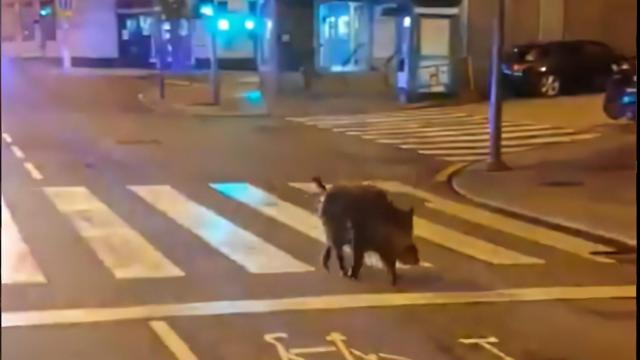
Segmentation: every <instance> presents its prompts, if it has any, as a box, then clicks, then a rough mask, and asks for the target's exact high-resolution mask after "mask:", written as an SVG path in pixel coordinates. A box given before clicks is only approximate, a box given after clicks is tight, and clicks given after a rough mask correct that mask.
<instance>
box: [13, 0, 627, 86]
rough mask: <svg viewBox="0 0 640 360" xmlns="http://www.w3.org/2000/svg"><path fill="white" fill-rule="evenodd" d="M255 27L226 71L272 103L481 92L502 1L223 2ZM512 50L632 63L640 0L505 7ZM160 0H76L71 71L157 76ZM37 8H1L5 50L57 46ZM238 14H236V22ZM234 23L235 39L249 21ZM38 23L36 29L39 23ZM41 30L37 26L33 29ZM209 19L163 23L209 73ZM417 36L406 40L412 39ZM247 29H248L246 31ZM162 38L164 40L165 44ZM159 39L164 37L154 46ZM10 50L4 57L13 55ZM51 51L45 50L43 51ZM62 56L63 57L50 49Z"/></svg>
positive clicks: (224, 56)
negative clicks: (296, 96) (610, 54)
mask: <svg viewBox="0 0 640 360" xmlns="http://www.w3.org/2000/svg"><path fill="white" fill-rule="evenodd" d="M217 2H218V7H220V8H223V9H226V11H227V12H228V13H229V14H231V15H233V14H244V15H246V16H249V17H252V16H253V17H254V20H255V29H252V31H226V32H224V31H222V32H218V34H219V35H218V39H217V50H218V51H217V53H218V56H219V58H220V65H221V67H222V68H227V69H234V68H235V69H251V68H254V67H256V66H257V67H258V68H259V69H260V72H261V74H263V76H262V78H263V79H264V81H265V82H266V84H265V85H266V86H267V87H268V88H272V89H274V91H275V92H276V93H278V92H280V93H287V92H289V93H299V92H301V91H310V92H314V91H315V92H318V93H329V94H340V93H341V92H348V93H352V94H363V95H365V94H368V93H386V94H388V95H390V96H396V95H398V89H399V88H402V87H409V88H413V89H415V90H416V91H417V92H420V93H428V94H447V95H457V94H461V93H463V92H466V91H473V92H478V93H480V94H485V93H486V90H487V88H488V78H489V73H488V69H489V64H490V52H491V51H490V49H491V43H492V24H493V21H494V18H495V14H496V9H497V4H498V0H228V1H223V0H219V1H217ZM505 2H506V4H507V14H506V31H505V46H506V47H509V46H512V45H514V44H521V43H527V42H534V41H546V40H563V39H566V40H572V39H593V40H599V41H603V42H605V43H607V44H609V45H611V46H612V47H613V48H614V49H616V50H617V51H619V52H620V53H622V54H626V55H635V54H636V45H635V44H636V36H635V32H636V27H637V20H636V13H637V1H636V0H505ZM155 4H156V2H155V1H154V0H77V1H74V9H73V16H72V17H71V18H70V20H69V22H70V30H69V34H68V37H67V45H68V48H69V51H70V53H71V57H72V64H73V65H74V66H122V67H153V66H155V59H156V57H157V52H158V49H157V48H158V44H157V43H156V42H154V41H153V39H154V31H155V30H154V29H158V28H159V27H158V26H155V24H154V21H156V19H157V18H158V14H159V8H158V7H157V6H156V5H155ZM38 10H39V9H38V1H36V0H2V12H1V13H2V39H3V42H21V43H29V42H37V41H38V38H39V39H40V40H44V41H45V42H46V43H48V44H50V45H51V46H50V47H56V46H59V45H60V44H59V41H58V40H57V39H59V38H60V36H59V29H58V28H59V26H58V19H56V17H55V16H50V17H47V18H41V17H39V15H38ZM231 15H230V16H231ZM229 19H231V20H230V23H227V24H226V25H227V30H228V29H229V28H231V29H234V28H235V27H238V26H242V25H239V24H240V22H241V21H242V19H243V18H242V17H241V16H240V17H239V19H241V20H238V21H236V20H233V19H235V18H233V16H231V17H230V18H229ZM36 20H38V21H36ZM36 23H38V24H36ZM212 26H216V24H210V23H208V22H207V20H206V19H190V20H185V21H181V22H174V23H170V24H163V25H162V35H161V36H171V35H167V34H173V35H172V36H173V38H174V39H175V38H179V40H180V41H176V42H174V43H172V45H173V46H174V47H177V46H179V47H182V48H183V49H184V51H180V53H181V54H183V55H184V54H187V57H188V59H187V60H185V61H186V62H188V63H190V64H192V65H193V66H195V67H200V68H205V67H207V66H208V61H209V56H210V52H211V48H210V46H211V37H210V34H211V32H212ZM407 29H409V30H407ZM245 30H246V29H245ZM165 33H166V34H165ZM155 38H156V39H157V38H158V37H157V36H156V37H155ZM5 48H6V47H5ZM47 53H49V52H47ZM54 54H55V51H54Z"/></svg>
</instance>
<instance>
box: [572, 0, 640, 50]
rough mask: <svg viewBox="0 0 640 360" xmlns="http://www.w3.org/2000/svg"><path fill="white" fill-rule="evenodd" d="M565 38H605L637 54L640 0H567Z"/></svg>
mask: <svg viewBox="0 0 640 360" xmlns="http://www.w3.org/2000/svg"><path fill="white" fill-rule="evenodd" d="M565 4H566V7H565V32H564V36H565V39H592V40H599V41H603V42H605V43H607V44H609V45H610V46H612V47H613V48H615V49H616V50H618V51H620V52H621V53H623V54H626V55H635V54H636V29H637V17H636V13H637V9H638V4H637V0H565Z"/></svg>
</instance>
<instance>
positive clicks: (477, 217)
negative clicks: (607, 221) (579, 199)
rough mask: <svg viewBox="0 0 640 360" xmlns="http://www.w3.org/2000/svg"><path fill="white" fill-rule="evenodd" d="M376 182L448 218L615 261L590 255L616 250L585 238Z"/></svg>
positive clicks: (587, 257)
mask: <svg viewBox="0 0 640 360" xmlns="http://www.w3.org/2000/svg"><path fill="white" fill-rule="evenodd" d="M373 183H374V184H375V185H377V186H379V187H381V188H383V189H385V190H387V191H389V192H396V193H403V194H407V195H411V196H415V197H417V198H419V199H422V200H425V201H426V206H428V207H430V208H432V209H434V210H437V211H442V212H444V213H447V214H449V215H452V216H456V217H459V218H462V219H465V220H468V221H471V222H474V223H476V224H480V225H483V226H488V227H491V228H494V229H497V230H499V231H502V232H505V233H508V234H512V235H516V236H518V237H521V238H523V239H527V240H530V241H533V242H536V243H538V244H542V245H546V246H549V247H553V248H556V249H559V250H562V251H566V252H569V253H571V254H574V255H578V256H581V257H583V258H586V259H589V260H593V261H597V262H604V263H614V262H615V261H613V260H611V259H608V258H605V257H601V256H595V255H591V252H595V251H612V250H613V249H611V248H609V247H607V246H604V245H600V244H596V243H592V242H589V241H586V240H584V239H581V238H578V237H575V236H571V235H567V234H564V233H561V232H558V231H554V230H550V229H547V228H544V227H541V226H535V225H532V224H529V223H526V222H524V221H519V220H516V219H513V218H510V217H506V216H502V215H499V214H496V213H493V212H490V211H487V210H484V209H481V208H477V207H474V206H468V205H464V204H460V203H457V202H454V201H451V200H447V199H444V198H441V197H439V196H437V195H434V194H431V193H428V192H426V191H422V190H419V189H416V188H414V187H411V186H407V185H405V184H402V183H399V182H393V181H375V182H373Z"/></svg>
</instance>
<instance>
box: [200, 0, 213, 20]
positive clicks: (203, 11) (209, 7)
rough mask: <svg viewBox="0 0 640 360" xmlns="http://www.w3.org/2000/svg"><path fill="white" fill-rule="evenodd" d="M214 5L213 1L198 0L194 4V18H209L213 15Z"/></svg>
mask: <svg viewBox="0 0 640 360" xmlns="http://www.w3.org/2000/svg"><path fill="white" fill-rule="evenodd" d="M215 8H216V5H215V4H214V1H213V0H199V1H198V2H197V3H196V8H195V15H196V17H198V18H199V17H210V16H213V15H214V14H215Z"/></svg>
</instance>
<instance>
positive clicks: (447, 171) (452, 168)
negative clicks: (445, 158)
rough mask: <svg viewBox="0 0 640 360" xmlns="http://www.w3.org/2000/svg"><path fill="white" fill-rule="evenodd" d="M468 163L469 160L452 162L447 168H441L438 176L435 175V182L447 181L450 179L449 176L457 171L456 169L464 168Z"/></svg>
mask: <svg viewBox="0 0 640 360" xmlns="http://www.w3.org/2000/svg"><path fill="white" fill-rule="evenodd" d="M468 164H469V163H467V162H459V163H454V164H451V165H449V166H447V167H446V168H444V169H442V170H440V172H438V173H437V174H436V176H435V177H434V179H433V181H434V182H445V181H447V180H449V177H450V176H451V175H452V174H453V173H455V172H456V171H458V170H460V169H462V168H464V167H465V166H467V165H468Z"/></svg>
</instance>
